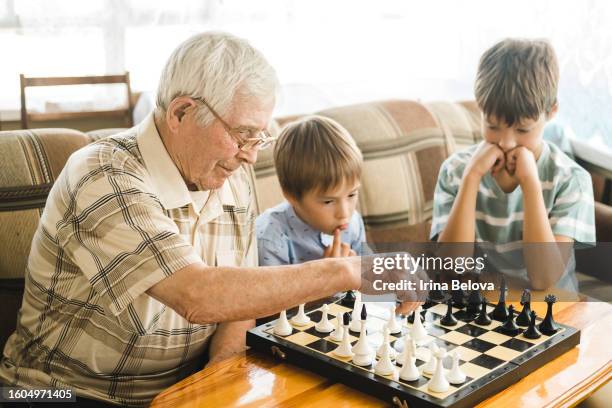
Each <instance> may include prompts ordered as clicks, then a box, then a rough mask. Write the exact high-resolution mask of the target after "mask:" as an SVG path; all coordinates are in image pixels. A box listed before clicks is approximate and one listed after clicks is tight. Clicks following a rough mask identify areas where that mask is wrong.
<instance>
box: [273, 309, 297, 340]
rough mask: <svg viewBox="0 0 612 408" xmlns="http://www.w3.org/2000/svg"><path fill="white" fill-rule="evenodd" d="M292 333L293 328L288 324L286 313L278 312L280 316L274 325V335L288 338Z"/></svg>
mask: <svg viewBox="0 0 612 408" xmlns="http://www.w3.org/2000/svg"><path fill="white" fill-rule="evenodd" d="M292 332H293V327H291V325H290V324H289V320H287V311H286V310H283V311H282V312H280V316H279V317H278V319H277V320H276V323H275V324H274V334H277V335H279V336H288V335H290V334H291V333H292Z"/></svg>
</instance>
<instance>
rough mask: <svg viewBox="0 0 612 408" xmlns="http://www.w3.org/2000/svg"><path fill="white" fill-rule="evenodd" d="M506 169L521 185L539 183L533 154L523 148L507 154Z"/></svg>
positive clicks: (520, 147)
mask: <svg viewBox="0 0 612 408" xmlns="http://www.w3.org/2000/svg"><path fill="white" fill-rule="evenodd" d="M507 156H508V157H507V164H506V168H507V169H508V173H510V174H511V175H514V177H516V179H517V180H518V182H519V183H520V184H521V185H524V184H525V183H526V182H529V181H536V180H538V181H539V176H538V165H537V163H536V160H535V156H534V155H533V152H532V151H531V150H529V149H527V148H526V147H524V146H519V147H517V148H515V149H512V150H511V151H510V152H508V153H507Z"/></svg>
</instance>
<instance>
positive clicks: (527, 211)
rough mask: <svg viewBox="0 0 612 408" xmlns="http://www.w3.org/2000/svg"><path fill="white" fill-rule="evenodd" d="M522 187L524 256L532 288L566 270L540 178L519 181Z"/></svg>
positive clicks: (550, 281)
mask: <svg viewBox="0 0 612 408" xmlns="http://www.w3.org/2000/svg"><path fill="white" fill-rule="evenodd" d="M521 189H522V190H523V200H524V201H523V257H524V259H525V267H526V268H527V275H528V276H529V280H530V282H531V285H532V286H533V288H534V289H546V288H548V287H550V286H552V285H554V284H555V283H556V282H557V281H558V280H559V278H560V277H561V276H562V274H563V272H564V271H565V266H566V265H565V262H564V261H563V258H562V256H561V253H560V252H559V248H558V247H557V244H556V242H557V241H556V239H555V236H554V234H553V232H552V229H551V227H550V222H549V220H548V211H547V210H546V206H545V205H544V197H543V195H542V188H541V184H540V182H539V180H534V181H532V182H529V183H524V184H523V185H521Z"/></svg>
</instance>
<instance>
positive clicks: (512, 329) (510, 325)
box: [500, 305, 521, 336]
mask: <svg viewBox="0 0 612 408" xmlns="http://www.w3.org/2000/svg"><path fill="white" fill-rule="evenodd" d="M500 330H501V332H502V333H504V334H507V335H508V336H516V335H517V334H519V333H520V332H521V329H520V328H519V327H518V326H517V325H516V323H515V322H514V306H512V305H510V307H508V318H507V319H506V321H505V322H504V324H502V325H501V327H500Z"/></svg>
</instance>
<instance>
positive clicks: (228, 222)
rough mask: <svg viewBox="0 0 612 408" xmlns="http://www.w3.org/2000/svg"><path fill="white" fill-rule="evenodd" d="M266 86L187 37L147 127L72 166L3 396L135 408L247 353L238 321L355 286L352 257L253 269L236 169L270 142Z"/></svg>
mask: <svg viewBox="0 0 612 408" xmlns="http://www.w3.org/2000/svg"><path fill="white" fill-rule="evenodd" d="M277 86H278V85H277V78H276V74H275V72H274V70H273V69H272V67H271V66H270V65H269V64H268V63H267V62H266V60H265V59H264V57H263V56H262V55H261V54H260V53H259V52H258V51H257V50H255V49H253V48H252V47H251V46H250V45H249V44H248V43H247V42H246V41H244V40H241V39H238V38H235V37H233V36H231V35H228V34H222V33H204V34H200V35H196V36H194V37H192V38H190V39H189V40H187V41H185V42H184V43H183V44H181V45H180V46H179V47H178V48H177V49H176V50H175V51H174V53H173V54H172V55H171V57H170V59H169V61H168V62H167V64H166V66H165V68H164V70H163V73H162V76H161V80H160V84H159V89H158V95H157V108H156V110H155V112H154V114H152V115H151V116H149V117H148V118H146V119H145V120H144V121H143V122H142V123H140V124H139V125H138V126H136V127H135V128H132V129H130V130H128V131H126V132H124V133H120V134H118V135H115V136H113V137H109V138H106V139H103V140H100V141H99V142H97V143H94V144H91V145H89V146H87V147H85V148H83V149H81V150H79V151H77V152H76V153H74V154H73V155H72V156H71V157H70V159H69V160H68V162H67V163H66V166H65V168H64V170H63V171H62V173H61V175H60V176H59V178H58V180H57V181H56V183H55V185H54V187H53V190H52V191H51V194H50V195H49V198H48V201H47V205H46V207H45V210H44V213H43V215H42V217H41V221H40V225H39V227H38V230H37V232H36V235H35V237H34V240H33V243H32V250H31V253H30V258H29V261H28V271H27V278H26V288H25V295H24V300H23V305H22V308H21V312H20V314H19V318H18V325H17V330H16V332H15V333H14V334H13V335H12V336H11V338H10V339H9V341H8V343H7V346H6V348H5V350H4V357H3V359H2V362H1V364H0V382H2V383H4V384H5V385H11V386H17V387H28V388H40V387H55V388H60V387H62V388H63V387H66V388H71V389H73V390H75V391H76V394H77V395H78V397H79V398H80V402H81V403H82V404H85V405H86V404H93V405H95V404H96V401H103V402H105V403H111V404H117V405H145V404H148V403H149V402H150V401H151V399H152V398H153V397H154V396H155V395H156V394H158V393H159V392H160V391H162V390H163V389H164V388H166V387H168V386H170V385H172V384H174V383H175V382H177V381H178V380H180V379H181V378H183V377H185V376H186V375H187V374H189V373H191V372H193V371H194V370H195V369H197V368H198V366H199V364H201V363H202V358H203V355H204V353H205V350H207V349H208V350H209V358H210V361H215V360H219V359H222V358H223V357H224V356H228V355H230V354H232V353H235V352H236V351H238V350H242V349H243V348H244V333H245V330H246V329H247V328H249V327H250V326H251V325H252V324H253V321H252V320H249V319H253V318H255V317H258V316H264V315H268V314H272V313H275V312H278V311H279V310H282V309H285V308H288V307H291V306H293V305H296V304H298V303H304V302H306V301H310V300H314V299H317V298H320V297H323V296H327V295H331V294H333V293H335V292H338V291H343V290H348V289H353V288H358V287H359V286H360V270H359V261H358V259H357V260H356V259H342V258H335V259H334V258H332V259H325V260H321V261H315V262H310V263H306V264H302V265H292V266H283V267H265V268H257V267H256V265H257V255H256V253H257V251H256V246H255V245H256V239H255V236H254V231H253V228H254V217H255V213H254V193H253V190H252V189H253V186H252V185H251V184H250V183H249V178H248V176H247V173H246V171H245V170H244V168H243V167H242V165H243V164H252V163H254V162H255V159H256V157H257V150H258V149H259V148H262V147H265V145H266V144H268V143H269V142H270V137H269V135H268V133H267V132H266V131H265V129H266V127H267V125H268V123H269V121H270V118H271V114H272V109H273V106H274V102H275V94H276V91H277ZM96 406H97V405H96Z"/></svg>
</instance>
